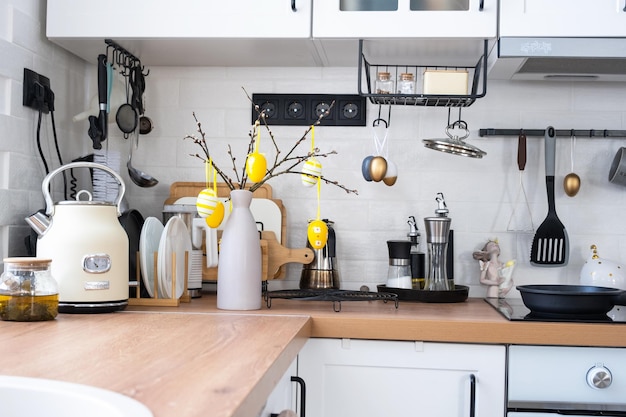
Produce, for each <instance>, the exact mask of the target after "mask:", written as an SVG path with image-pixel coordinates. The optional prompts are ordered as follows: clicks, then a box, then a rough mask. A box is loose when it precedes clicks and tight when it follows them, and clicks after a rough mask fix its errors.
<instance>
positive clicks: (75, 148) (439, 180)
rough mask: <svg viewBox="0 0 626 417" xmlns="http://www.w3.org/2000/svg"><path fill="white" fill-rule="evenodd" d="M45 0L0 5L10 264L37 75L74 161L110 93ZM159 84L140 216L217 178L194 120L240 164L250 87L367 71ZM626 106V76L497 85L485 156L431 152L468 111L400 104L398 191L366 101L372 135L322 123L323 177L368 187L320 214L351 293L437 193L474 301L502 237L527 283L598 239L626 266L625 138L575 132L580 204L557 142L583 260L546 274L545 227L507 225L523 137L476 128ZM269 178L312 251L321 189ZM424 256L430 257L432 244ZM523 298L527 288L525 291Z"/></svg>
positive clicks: (615, 120) (216, 72) (530, 188)
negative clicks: (178, 189)
mask: <svg viewBox="0 0 626 417" xmlns="http://www.w3.org/2000/svg"><path fill="white" fill-rule="evenodd" d="M41 3H42V2H39V1H35V0H31V1H27V2H24V1H17V0H8V1H5V2H2V3H0V21H5V22H7V23H11V24H10V25H0V55H1V56H2V59H1V60H0V85H1V87H0V93H2V94H1V95H2V97H3V98H4V100H5V101H3V102H2V103H0V161H2V164H3V166H2V177H1V179H2V181H0V183H1V185H2V189H0V196H1V197H2V204H1V207H2V215H1V216H0V220H1V221H0V236H1V239H0V240H1V242H0V249H1V251H2V253H1V255H2V256H7V255H8V254H20V253H23V248H22V247H21V244H22V239H20V238H19V237H18V236H17V235H18V234H20V233H26V232H27V231H28V228H24V227H23V226H24V224H23V223H22V222H21V219H23V217H25V216H26V215H28V214H30V212H31V211H34V209H36V208H37V207H39V206H40V205H41V195H40V194H41V190H40V183H41V180H42V179H43V175H44V174H45V173H44V172H43V168H42V166H41V163H40V161H39V158H38V156H37V153H36V144H35V140H34V137H35V129H36V112H34V111H32V110H30V109H27V108H24V107H23V106H22V104H21V100H22V97H21V89H22V78H23V68H24V67H27V68H30V69H33V70H34V71H37V72H40V73H42V74H44V75H46V76H48V77H50V79H51V83H52V87H53V90H54V91H55V94H56V112H55V116H56V126H57V133H58V136H59V141H60V145H61V149H62V155H63V157H64V159H65V162H68V161H69V160H70V159H74V158H76V157H78V156H82V155H85V154H87V153H89V152H91V151H92V149H91V141H90V140H89V138H88V136H87V123H86V122H78V123H76V122H73V121H72V117H73V116H74V115H76V114H78V113H80V112H82V111H83V110H85V109H86V108H88V107H89V104H90V100H92V98H93V97H94V96H95V94H96V86H95V74H96V70H95V66H94V65H93V63H85V62H84V61H81V60H80V59H78V58H76V57H74V56H72V55H71V54H69V53H67V52H66V51H64V50H62V49H61V48H59V47H57V46H55V45H53V44H51V43H50V42H48V41H46V40H45V36H44V34H43V28H44V27H45V25H44V24H43V23H42V19H43V15H44V14H45V13H44V10H42V9H41ZM103 50H104V48H103ZM94 61H95V56H94ZM146 83H147V85H146V93H145V101H146V103H145V108H146V116H148V117H150V118H151V119H152V121H153V124H154V129H153V131H152V132H151V133H150V134H148V135H143V136H141V137H140V144H139V148H138V149H137V150H136V151H135V153H134V155H133V162H134V165H135V166H137V167H138V168H140V169H142V170H144V171H146V172H148V173H150V174H152V175H153V176H155V177H156V178H157V179H159V181H160V182H159V184H158V185H157V186H156V187H154V188H147V189H146V188H139V187H137V186H135V185H134V184H133V183H132V182H130V180H129V179H128V175H127V173H126V172H125V169H124V168H123V166H122V169H121V171H122V172H121V174H122V176H123V178H124V179H125V180H126V183H127V198H128V201H129V203H130V205H131V207H133V208H136V209H138V210H139V211H140V212H141V213H142V214H143V215H144V217H147V216H157V217H161V210H162V206H163V202H164V200H165V199H166V198H167V197H168V195H169V187H170V184H171V183H172V182H175V181H203V180H204V167H203V166H202V164H201V163H200V161H199V160H197V159H195V158H193V157H191V156H189V154H190V153H195V152H197V151H198V149H196V147H195V146H194V145H193V144H192V143H191V142H190V141H183V139H182V138H183V136H185V134H188V133H194V131H195V123H194V121H193V118H192V112H196V114H197V115H198V117H199V119H200V121H201V122H202V124H203V127H204V128H205V130H206V132H207V135H208V137H207V139H208V140H209V142H210V144H211V145H210V146H211V150H212V152H213V157H214V158H215V160H216V162H217V163H218V164H219V165H220V166H221V167H223V168H225V169H230V161H229V159H228V155H227V154H226V148H227V145H228V144H230V145H231V146H232V147H233V150H234V151H235V153H236V154H237V155H238V161H242V160H243V158H244V157H245V155H244V154H243V152H244V150H245V149H246V148H247V141H248V132H249V130H250V127H251V107H250V103H249V102H248V99H247V98H246V95H245V93H244V91H243V89H245V90H246V91H247V92H248V93H249V94H253V93H294V94H297V93H337V94H354V93H356V91H357V69H356V68H266V67H264V68H255V67H237V68H222V67H210V68H208V67H207V68H205V67H154V68H150V74H149V76H148V77H147V78H146ZM625 109H626V84H624V83H569V82H527V81H524V82H507V81H490V82H489V83H488V88H487V96H486V97H485V98H482V99H479V100H477V101H476V103H475V104H473V105H472V106H471V107H469V108H467V109H464V110H463V111H462V113H461V116H460V117H461V118H462V119H463V120H464V121H466V122H467V123H468V126H469V129H470V137H469V138H467V142H468V143H470V144H472V145H474V146H477V147H479V148H481V149H482V150H484V151H486V152H487V156H485V157H484V158H483V159H480V160H478V159H470V158H463V157H460V156H454V155H448V154H443V153H439V152H435V151H433V150H429V149H426V148H425V147H424V146H423V143H422V139H433V138H443V137H445V126H446V125H447V122H448V117H450V118H451V120H452V121H454V120H456V119H457V118H458V117H459V114H458V110H456V109H453V110H452V111H451V113H450V116H448V112H447V110H446V109H444V108H421V107H413V106H407V107H403V106H392V108H391V119H390V126H389V129H388V142H387V143H388V157H389V159H390V160H392V161H393V162H395V163H396V165H397V166H398V172H399V176H398V181H397V183H396V184H395V185H394V186H393V187H388V186H386V185H384V184H383V183H382V182H381V183H373V182H369V183H368V182H366V181H365V180H364V179H363V177H362V176H361V163H362V160H363V158H364V157H366V156H367V155H370V154H372V153H373V152H374V144H373V128H372V122H373V121H374V119H376V118H377V117H378V115H379V108H378V107H377V106H374V105H371V104H369V105H368V112H367V126H365V127H326V126H323V124H322V126H320V127H318V128H317V130H316V145H317V146H318V147H320V148H321V149H322V150H323V151H329V150H336V151H337V152H338V155H333V156H331V157H329V158H326V159H324V160H322V164H323V169H324V175H326V176H328V177H330V178H333V179H335V180H338V181H339V182H341V183H342V184H344V185H345V186H346V187H348V188H356V189H358V191H359V194H358V195H353V194H347V193H345V192H344V191H343V190H341V189H338V188H336V187H331V186H324V187H322V201H321V209H322V216H323V217H328V218H330V219H332V220H334V221H335V229H336V231H337V240H338V242H337V255H338V268H339V271H340V274H341V278H342V286H343V287H344V288H350V289H357V288H359V287H360V286H361V285H362V284H366V285H368V286H369V287H370V288H372V289H373V288H375V286H376V284H378V283H383V282H384V281H385V276H386V271H387V247H386V243H385V242H386V240H388V239H403V238H405V237H406V233H407V231H408V226H407V223H406V222H407V218H408V216H411V215H412V216H415V217H416V219H418V226H419V228H420V231H421V232H422V233H424V230H423V218H424V217H426V216H431V215H432V214H433V212H434V209H435V208H436V203H435V201H434V197H435V194H436V193H437V192H443V193H444V194H445V197H446V201H447V204H448V207H449V209H450V217H451V218H452V228H453V229H454V230H455V238H454V243H455V245H454V253H455V267H454V272H455V279H456V280H457V282H458V283H460V284H463V285H470V286H471V293H470V294H471V295H472V296H476V297H480V296H483V295H484V293H485V291H486V289H485V288H484V287H482V286H481V285H480V284H479V283H478V277H479V270H478V265H477V262H476V261H474V260H473V258H472V252H473V251H475V250H477V249H479V248H480V247H482V245H483V244H484V242H485V241H486V240H487V239H490V238H498V239H499V241H500V244H501V248H502V256H501V259H502V260H504V261H506V260H508V259H517V261H518V264H517V265H518V267H517V270H516V272H515V276H514V279H515V281H516V283H518V284H527V283H576V282H577V280H578V273H579V271H580V268H581V267H582V264H583V262H584V259H585V258H586V256H587V255H588V247H589V245H591V244H596V245H598V247H599V251H600V255H601V256H603V257H606V258H610V259H614V260H617V261H619V262H623V263H624V262H626V253H625V251H626V218H625V217H624V215H623V213H624V205H625V204H626V189H624V187H620V186H616V185H614V184H611V183H609V182H608V179H607V177H608V170H609V166H610V163H611V161H612V159H613V156H614V155H615V152H616V151H617V150H618V149H619V147H620V146H623V145H624V139H602V138H593V139H590V138H585V137H578V138H577V140H576V142H575V148H574V170H575V172H577V173H578V174H579V175H580V177H581V179H582V186H581V190H580V192H579V194H578V195H577V196H576V197H574V198H570V197H567V196H566V195H565V194H564V192H563V190H562V187H561V181H562V178H563V176H564V175H565V174H567V173H568V172H570V171H571V157H570V151H571V141H570V139H569V138H559V140H557V161H556V173H557V178H556V206H557V211H558V213H559V217H560V218H561V219H562V221H563V222H564V224H565V226H566V228H567V230H568V232H569V239H570V244H571V251H570V263H569V265H568V266H567V267H562V268H537V267H532V266H530V265H529V262H528V257H529V256H528V252H529V247H530V242H531V240H532V236H533V234H532V233H523V232H511V231H507V223H508V220H509V217H510V215H511V212H512V207H513V203H514V202H515V197H516V195H517V190H518V187H519V181H520V176H519V170H518V168H517V164H516V147H517V138H516V137H479V135H478V129H480V128H522V127H523V128H527V129H543V128H545V127H546V126H548V125H552V126H554V127H556V128H557V129H570V128H571V129H592V128H593V129H625V128H626V110H625ZM388 112H389V108H388V107H383V108H381V109H380V116H381V117H382V118H384V119H387V117H388ZM111 121H113V118H111ZM44 124H45V125H46V126H48V127H46V128H45V129H44V136H43V138H44V151H45V153H46V155H47V157H48V158H50V159H52V160H54V157H55V156H54V149H53V148H52V144H53V142H52V135H51V130H50V127H49V125H50V120H49V116H45V117H44ZM272 131H273V132H274V135H275V137H276V140H277V143H278V144H279V147H280V148H281V150H283V152H284V151H286V150H287V149H288V148H289V147H290V146H291V143H293V141H295V140H296V139H298V138H299V137H300V136H301V135H302V133H303V132H304V127H300V126H297V127H294V126H275V127H272ZM110 135H111V136H110V138H109V139H108V141H107V142H108V143H105V145H107V146H108V147H109V149H110V150H111V151H117V152H119V153H120V155H121V159H122V161H125V160H126V156H127V155H128V149H129V143H128V141H126V140H124V139H123V137H122V135H121V134H120V133H119V131H118V130H117V128H116V125H115V124H114V123H111V124H110ZM262 144H263V145H262V146H263V147H264V148H265V151H266V152H267V153H268V156H271V155H272V153H271V146H270V140H269V137H267V136H265V137H262ZM307 144H308V142H307ZM304 148H306V146H304V147H303V152H305V151H306V149H304ZM543 155H544V149H543V140H542V139H541V138H536V137H529V138H528V163H527V166H526V171H525V172H524V173H523V182H524V186H525V189H526V192H527V195H528V199H529V205H530V208H531V211H532V219H533V222H534V224H535V226H538V225H539V224H540V223H541V222H542V221H543V219H544V218H545V216H546V213H547V201H546V191H545V176H544V175H545V174H544V161H543ZM7 164H8V165H9V167H8V168H7ZM122 165H123V164H122ZM55 166H56V165H55ZM18 177H19V178H18ZM15 178H16V179H15ZM271 185H272V187H273V190H274V196H275V198H279V199H282V200H283V203H284V205H285V207H286V209H287V218H288V234H287V237H286V238H287V245H288V246H289V247H303V246H304V245H305V240H306V225H307V220H308V219H310V218H312V217H314V216H315V213H316V204H317V203H316V193H315V190H314V189H313V188H305V187H303V186H302V185H301V183H300V178H299V177H298V176H296V175H291V176H281V177H278V178H276V179H275V181H272V182H271ZM11 246H13V247H11ZM421 250H422V251H426V245H425V235H423V236H422V245H421ZM301 270H302V267H301V266H300V265H296V264H292V265H289V266H288V268H287V279H286V280H284V281H281V282H272V283H271V288H295V287H297V285H298V280H299V277H300V271H301ZM511 296H518V293H516V292H515V291H514V292H513V294H512V295H511Z"/></svg>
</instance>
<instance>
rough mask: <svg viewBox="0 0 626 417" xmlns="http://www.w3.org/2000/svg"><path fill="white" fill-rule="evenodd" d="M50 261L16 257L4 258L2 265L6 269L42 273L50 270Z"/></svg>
mask: <svg viewBox="0 0 626 417" xmlns="http://www.w3.org/2000/svg"><path fill="white" fill-rule="evenodd" d="M50 263H52V259H47V258H34V257H26V256H25V257H16V258H4V264H5V267H6V268H7V269H13V270H17V271H43V270H46V269H48V268H50Z"/></svg>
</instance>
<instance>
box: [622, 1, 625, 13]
mask: <svg viewBox="0 0 626 417" xmlns="http://www.w3.org/2000/svg"><path fill="white" fill-rule="evenodd" d="M622 10H623V11H625V12H626V1H625V2H624V8H623V9H622Z"/></svg>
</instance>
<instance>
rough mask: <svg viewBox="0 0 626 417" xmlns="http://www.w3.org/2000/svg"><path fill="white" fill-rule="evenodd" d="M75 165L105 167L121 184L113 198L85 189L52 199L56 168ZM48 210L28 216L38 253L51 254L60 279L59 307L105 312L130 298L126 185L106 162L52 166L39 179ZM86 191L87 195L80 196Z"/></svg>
mask: <svg viewBox="0 0 626 417" xmlns="http://www.w3.org/2000/svg"><path fill="white" fill-rule="evenodd" d="M71 168H92V169H101V170H103V171H106V172H107V173H108V174H110V175H111V176H112V177H113V178H114V179H115V181H116V182H117V183H118V185H119V190H118V195H117V198H116V199H115V202H113V203H112V202H103V201H92V200H91V193H90V192H89V191H87V190H81V191H79V192H78V193H77V194H76V200H74V201H61V202H58V203H56V204H54V203H53V202H52V197H51V196H50V191H49V186H50V181H51V180H52V178H53V177H54V176H55V175H57V174H58V173H60V172H62V171H65V170H67V169H71ZM41 190H42V192H43V195H44V198H45V203H46V211H45V214H44V213H41V212H37V213H35V214H33V215H32V216H30V217H27V218H26V222H27V223H28V224H29V225H30V226H31V227H32V228H33V229H34V230H35V231H36V232H37V234H38V235H39V236H38V238H37V257H40V258H49V259H52V264H51V273H52V276H53V277H54V278H55V279H56V281H57V283H58V284H59V312H61V313H104V312H112V311H117V310H122V309H124V308H125V307H126V305H127V304H128V263H129V259H128V245H129V243H128V235H127V234H126V232H125V231H124V228H123V227H122V225H121V224H120V222H119V220H118V217H119V216H120V215H121V213H120V203H121V201H122V198H123V197H124V192H125V190H126V187H125V185H124V182H123V180H122V178H121V177H120V176H119V175H118V174H117V173H116V172H115V171H113V170H112V169H111V168H109V167H107V166H106V165H101V164H96V163H93V162H76V163H71V164H67V165H63V166H61V167H59V168H57V169H56V170H54V171H52V172H50V173H49V174H48V175H47V176H46V177H45V178H44V180H43V183H42V185H41ZM83 196H87V197H86V198H87V199H86V200H81V198H83Z"/></svg>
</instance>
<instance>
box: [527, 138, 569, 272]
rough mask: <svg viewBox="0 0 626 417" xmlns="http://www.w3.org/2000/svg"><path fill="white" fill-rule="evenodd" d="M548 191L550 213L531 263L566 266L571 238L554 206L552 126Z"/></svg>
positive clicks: (547, 155)
mask: <svg viewBox="0 0 626 417" xmlns="http://www.w3.org/2000/svg"><path fill="white" fill-rule="evenodd" d="M545 147H546V151H545V162H546V191H547V194H548V215H547V216H546V219H545V220H544V221H543V223H541V225H540V226H539V228H537V232H536V233H535V237H534V238H533V243H532V247H531V249H530V263H531V264H532V265H535V266H544V267H547V266H564V265H567V261H568V259H569V239H568V237H567V230H565V226H563V223H561V220H559V217H558V216H557V214H556V208H555V206H554V165H555V153H556V132H555V131H554V128H553V127H552V126H549V127H548V128H547V129H546V134H545Z"/></svg>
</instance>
